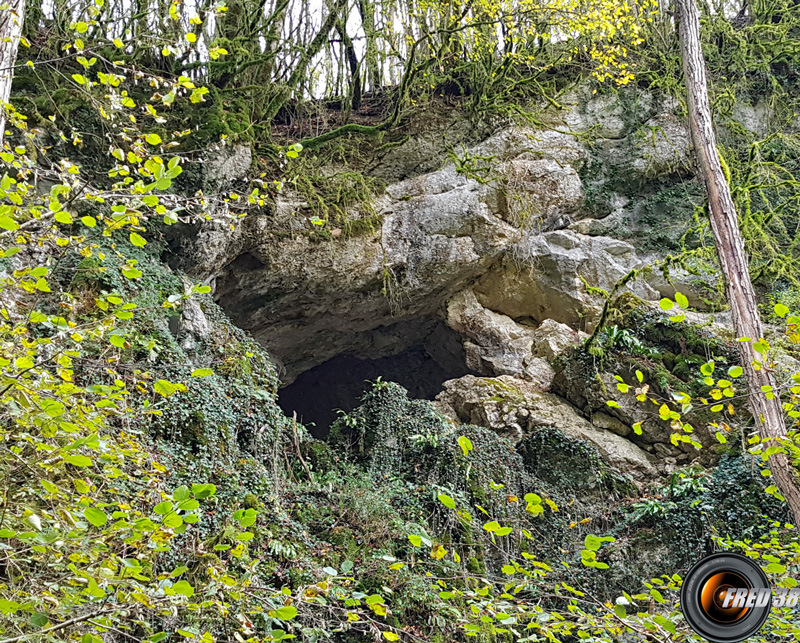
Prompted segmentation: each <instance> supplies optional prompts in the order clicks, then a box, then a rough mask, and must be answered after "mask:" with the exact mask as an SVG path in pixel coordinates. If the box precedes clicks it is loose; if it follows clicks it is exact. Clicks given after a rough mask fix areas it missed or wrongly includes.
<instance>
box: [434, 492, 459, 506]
mask: <svg viewBox="0 0 800 643" xmlns="http://www.w3.org/2000/svg"><path fill="white" fill-rule="evenodd" d="M438 497H439V502H441V503H442V504H443V505H444V506H445V507H447V508H448V509H455V508H456V501H455V500H453V499H452V498H451V497H450V496H448V495H447V494H444V493H440V494H439V496H438Z"/></svg>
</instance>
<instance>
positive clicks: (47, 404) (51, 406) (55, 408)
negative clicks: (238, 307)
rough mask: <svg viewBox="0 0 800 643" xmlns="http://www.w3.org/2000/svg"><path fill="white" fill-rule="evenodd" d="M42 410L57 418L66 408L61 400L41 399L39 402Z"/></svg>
mask: <svg viewBox="0 0 800 643" xmlns="http://www.w3.org/2000/svg"><path fill="white" fill-rule="evenodd" d="M41 407H42V410H43V411H44V412H45V413H47V415H49V416H50V417H51V418H57V417H60V416H62V415H64V412H65V411H66V408H64V405H63V404H62V403H61V402H58V401H57V400H47V399H46V400H42V402H41Z"/></svg>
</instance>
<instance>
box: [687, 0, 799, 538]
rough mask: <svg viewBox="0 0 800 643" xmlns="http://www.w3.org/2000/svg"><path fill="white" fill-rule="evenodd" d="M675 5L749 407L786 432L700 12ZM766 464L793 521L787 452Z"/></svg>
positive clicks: (771, 434) (767, 435)
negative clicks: (721, 144) (720, 135)
mask: <svg viewBox="0 0 800 643" xmlns="http://www.w3.org/2000/svg"><path fill="white" fill-rule="evenodd" d="M675 9H676V21H677V26H678V39H679V40H680V46H681V57H682V58H683V73H684V76H685V79H686V93H687V104H688V109H689V125H690V129H691V132H692V142H693V143H694V151H695V155H696V158H697V164H698V166H699V168H700V172H701V174H702V176H703V180H704V182H705V184H706V191H707V192H708V209H709V218H710V221H711V229H712V231H713V233H714V242H715V244H716V247H717V254H718V255H719V264H720V268H721V269H722V275H723V278H724V280H725V290H726V292H727V296H728V301H729V302H730V307H731V317H732V318H733V329H734V332H735V333H736V334H737V336H739V337H750V338H752V340H753V341H750V342H739V352H740V358H741V363H742V368H743V369H744V373H745V377H746V378H747V388H748V393H749V396H748V397H749V400H750V408H751V410H752V412H753V417H754V419H755V423H756V426H757V427H758V429H759V432H760V434H761V437H762V439H765V440H770V441H775V440H776V439H781V438H785V437H786V424H785V421H784V416H783V408H782V405H781V401H780V396H779V395H778V393H777V386H776V382H775V378H774V376H773V373H772V371H771V370H770V369H769V368H764V367H761V366H760V364H761V361H762V359H763V357H762V355H761V354H759V353H757V352H756V351H755V349H754V348H753V344H754V342H755V341H756V340H758V339H761V337H762V327H761V317H760V316H759V313H758V306H757V302H756V293H755V289H754V288H753V282H752V281H751V280H750V271H749V266H748V262H747V255H746V254H745V250H744V239H743V238H742V233H741V231H740V230H739V221H738V218H737V216H736V206H735V205H734V202H733V197H732V195H731V190H730V186H729V185H728V181H727V179H726V178H725V174H724V172H723V170H722V163H721V161H720V156H719V151H718V149H717V139H716V135H715V133H714V126H713V122H712V118H711V106H710V105H709V100H708V84H707V81H706V69H705V60H704V58H703V50H702V47H701V45H700V19H699V12H698V9H697V5H696V4H695V0H675ZM766 387H771V389H766ZM764 390H774V391H776V392H775V394H774V396H773V397H772V399H768V397H767V396H766V395H765V394H764V393H763V392H762V391H764ZM769 464H770V469H771V471H772V475H773V476H774V478H775V482H776V484H777V486H778V488H779V489H780V491H781V493H782V494H783V496H784V497H785V498H786V501H787V503H788V505H789V509H790V510H791V512H792V514H793V515H794V520H795V522H796V523H797V522H798V521H800V488H798V485H797V481H796V479H795V475H794V472H793V470H792V467H791V465H790V462H789V459H788V458H787V456H786V455H785V454H782V453H781V454H775V455H773V456H772V457H771V458H770V462H769Z"/></svg>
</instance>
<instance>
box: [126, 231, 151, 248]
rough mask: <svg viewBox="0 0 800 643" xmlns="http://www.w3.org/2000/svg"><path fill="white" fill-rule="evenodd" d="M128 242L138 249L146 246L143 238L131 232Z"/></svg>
mask: <svg viewBox="0 0 800 643" xmlns="http://www.w3.org/2000/svg"><path fill="white" fill-rule="evenodd" d="M130 240H131V243H132V244H133V245H135V246H136V247H138V248H144V247H145V246H146V245H147V241H145V239H144V237H142V236H141V235H138V234H136V233H135V232H131V234H130Z"/></svg>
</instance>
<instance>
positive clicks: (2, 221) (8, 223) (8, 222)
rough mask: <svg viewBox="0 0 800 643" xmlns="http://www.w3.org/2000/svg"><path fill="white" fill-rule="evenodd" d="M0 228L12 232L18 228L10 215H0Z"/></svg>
mask: <svg viewBox="0 0 800 643" xmlns="http://www.w3.org/2000/svg"><path fill="white" fill-rule="evenodd" d="M0 228H3V230H10V231H12V232H13V231H14V230H18V229H19V223H17V222H16V221H14V219H12V218H11V217H0Z"/></svg>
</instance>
